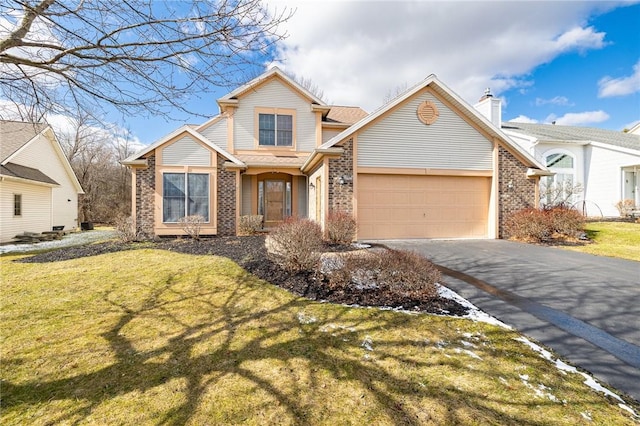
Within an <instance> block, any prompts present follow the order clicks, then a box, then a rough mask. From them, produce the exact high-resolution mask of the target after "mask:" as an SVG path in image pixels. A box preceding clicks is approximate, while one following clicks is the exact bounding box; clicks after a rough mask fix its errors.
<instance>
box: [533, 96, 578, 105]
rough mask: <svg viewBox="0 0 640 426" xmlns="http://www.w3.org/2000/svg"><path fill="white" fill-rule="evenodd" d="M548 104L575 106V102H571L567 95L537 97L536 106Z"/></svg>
mask: <svg viewBox="0 0 640 426" xmlns="http://www.w3.org/2000/svg"><path fill="white" fill-rule="evenodd" d="M547 104H551V105H559V106H573V105H574V104H573V103H571V102H569V99H567V97H566V96H554V97H553V98H551V99H542V98H536V106H543V105H547Z"/></svg>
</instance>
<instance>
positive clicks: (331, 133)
mask: <svg viewBox="0 0 640 426" xmlns="http://www.w3.org/2000/svg"><path fill="white" fill-rule="evenodd" d="M340 132H341V130H334V129H330V130H329V129H323V130H322V143H325V142H328V141H329V139H331V138H332V137H334V136H337V135H338V134H339V133H340Z"/></svg>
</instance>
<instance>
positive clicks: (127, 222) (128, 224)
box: [114, 216, 153, 243]
mask: <svg viewBox="0 0 640 426" xmlns="http://www.w3.org/2000/svg"><path fill="white" fill-rule="evenodd" d="M147 223H148V222H146V221H145V220H144V219H138V223H137V226H136V224H134V220H133V217H132V216H118V218H117V219H116V220H115V224H114V228H115V231H116V235H117V237H118V240H120V241H121V242H123V243H131V242H134V241H143V240H150V239H153V236H152V235H149V234H148V231H147V226H146V225H147Z"/></svg>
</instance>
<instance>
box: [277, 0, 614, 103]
mask: <svg viewBox="0 0 640 426" xmlns="http://www.w3.org/2000/svg"><path fill="white" fill-rule="evenodd" d="M270 5H271V6H276V5H277V6H278V7H282V6H283V5H287V6H290V7H293V8H296V9H297V10H296V14H295V15H294V17H293V18H292V19H291V20H290V21H289V22H287V23H286V24H285V25H284V28H285V29H286V30H287V32H288V33H289V37H288V38H287V39H286V40H285V41H284V43H283V44H282V45H281V47H280V51H279V58H280V60H279V61H278V65H279V66H281V67H282V68H285V69H286V70H288V71H292V72H294V73H296V74H298V75H301V76H304V77H305V78H310V79H311V80H313V81H314V82H315V83H316V84H317V85H318V86H319V87H321V88H322V89H323V90H324V93H325V94H326V95H327V97H328V98H330V99H332V100H333V101H334V102H335V103H337V104H351V105H358V106H361V107H364V108H365V109H367V110H369V111H371V110H373V109H375V108H376V107H378V106H379V105H380V104H381V103H382V100H383V98H384V96H385V94H387V93H389V92H393V91H394V88H396V87H398V86H401V85H403V84H408V86H412V85H413V84H415V83H417V82H419V81H421V80H422V79H424V78H425V77H427V76H428V75H429V74H431V73H435V74H436V75H438V77H439V78H440V79H441V80H442V81H444V82H445V84H447V85H448V86H449V87H451V88H452V89H453V90H454V91H455V92H457V93H458V94H459V95H461V96H462V97H463V98H464V99H465V100H467V101H468V102H470V103H472V104H473V103H475V102H476V101H477V100H478V99H479V98H480V97H481V96H482V93H483V91H484V89H485V88H486V87H490V88H491V89H492V91H493V93H494V94H496V95H498V96H499V95H500V94H501V92H504V91H506V90H508V89H512V88H516V89H522V90H524V89H526V88H527V87H529V86H531V85H532V82H531V81H530V80H529V78H530V77H529V73H530V72H531V71H532V70H533V69H534V68H535V67H537V66H539V65H540V64H543V63H547V62H550V61H552V60H553V59H554V58H556V57H557V56H559V55H562V54H564V53H567V52H572V51H584V50H587V49H600V48H602V47H603V46H604V45H605V44H606V41H605V34H604V33H603V32H599V31H598V30H597V29H595V28H593V27H590V26H586V25H584V23H585V22H587V20H588V18H589V17H590V16H591V15H592V14H594V13H596V12H602V11H603V9H605V8H607V7H615V4H606V5H604V4H602V3H597V2H554V3H548V2H433V1H431V2H427V1H413V2H408V1H403V2H377V1H349V2H336V1H298V2H295V1H294V0H270ZM551 5H552V9H553V10H550V8H551Z"/></svg>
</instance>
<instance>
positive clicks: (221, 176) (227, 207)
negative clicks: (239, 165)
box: [217, 155, 236, 235]
mask: <svg viewBox="0 0 640 426" xmlns="http://www.w3.org/2000/svg"><path fill="white" fill-rule="evenodd" d="M225 161H226V160H225V158H224V157H222V156H220V155H218V194H217V195H218V202H217V204H218V205H217V208H218V235H236V172H235V171H228V170H225V169H224V163H225Z"/></svg>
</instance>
